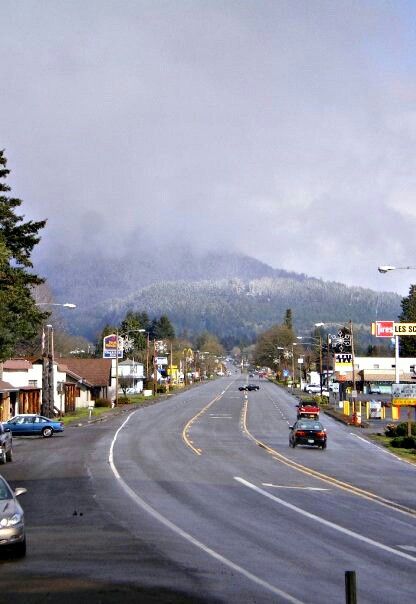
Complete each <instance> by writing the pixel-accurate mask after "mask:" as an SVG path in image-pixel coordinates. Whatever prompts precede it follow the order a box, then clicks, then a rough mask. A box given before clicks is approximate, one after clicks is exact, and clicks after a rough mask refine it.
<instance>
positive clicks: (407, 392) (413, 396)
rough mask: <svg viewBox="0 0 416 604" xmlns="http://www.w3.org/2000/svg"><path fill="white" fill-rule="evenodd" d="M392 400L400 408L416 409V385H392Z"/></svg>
mask: <svg viewBox="0 0 416 604" xmlns="http://www.w3.org/2000/svg"><path fill="white" fill-rule="evenodd" d="M391 398H392V403H393V405H396V406H398V407H400V406H401V407H416V384H392V386H391Z"/></svg>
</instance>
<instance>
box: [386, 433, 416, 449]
mask: <svg viewBox="0 0 416 604" xmlns="http://www.w3.org/2000/svg"><path fill="white" fill-rule="evenodd" d="M391 446H392V447H395V448H396V449H416V437H414V436H396V437H395V438H393V440H392V441H391Z"/></svg>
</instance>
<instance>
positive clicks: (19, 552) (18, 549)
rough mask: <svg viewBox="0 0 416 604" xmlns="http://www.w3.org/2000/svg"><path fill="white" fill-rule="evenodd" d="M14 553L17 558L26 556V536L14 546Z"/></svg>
mask: <svg viewBox="0 0 416 604" xmlns="http://www.w3.org/2000/svg"><path fill="white" fill-rule="evenodd" d="M13 553H14V555H15V556H16V558H23V557H24V556H26V537H25V538H24V539H23V541H21V542H20V543H16V545H14V546H13Z"/></svg>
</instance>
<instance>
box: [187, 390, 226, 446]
mask: <svg viewBox="0 0 416 604" xmlns="http://www.w3.org/2000/svg"><path fill="white" fill-rule="evenodd" d="M231 385H232V383H231V384H229V386H227V388H226V389H225V390H223V391H222V392H221V393H220V394H217V396H216V397H215V398H214V399H212V401H210V402H209V403H208V405H205V407H203V408H202V409H201V410H200V411H198V413H197V414H196V415H194V416H193V417H191V419H190V420H189V421H188V422H187V423H186V424H185V426H184V428H183V430H182V440H183V441H184V443H185V444H186V445H187V446H188V447H189V448H190V449H192V451H193V452H194V453H195V454H196V455H202V449H199V448H198V449H197V448H196V447H194V446H193V443H192V441H191V440H190V437H189V430H190V428H191V426H192V424H193V423H194V422H195V421H196V420H197V419H198V418H199V417H201V415H203V414H204V413H205V412H206V411H207V410H208V409H209V408H210V407H211V405H213V404H214V403H215V402H216V401H218V400H220V398H221V397H222V396H224V394H225V393H226V391H227V390H228V388H229V387H230V386H231Z"/></svg>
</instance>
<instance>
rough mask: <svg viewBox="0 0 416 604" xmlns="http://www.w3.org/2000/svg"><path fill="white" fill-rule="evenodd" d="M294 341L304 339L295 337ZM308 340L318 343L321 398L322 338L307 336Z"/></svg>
mask: <svg viewBox="0 0 416 604" xmlns="http://www.w3.org/2000/svg"><path fill="white" fill-rule="evenodd" d="M296 339H297V340H303V339H304V338H303V336H297V338H296ZM308 340H312V341H313V342H319V386H320V389H321V396H322V336H321V335H319V336H317V337H316V338H315V337H313V336H308ZM301 343H302V342H301Z"/></svg>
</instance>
